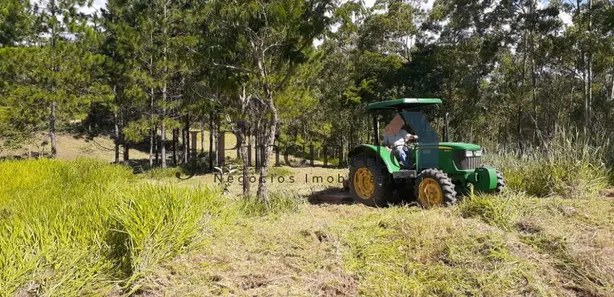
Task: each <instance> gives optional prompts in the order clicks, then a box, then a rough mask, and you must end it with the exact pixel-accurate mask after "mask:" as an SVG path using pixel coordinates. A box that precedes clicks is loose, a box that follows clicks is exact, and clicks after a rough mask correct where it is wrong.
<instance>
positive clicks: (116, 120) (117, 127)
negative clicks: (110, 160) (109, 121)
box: [113, 112, 120, 164]
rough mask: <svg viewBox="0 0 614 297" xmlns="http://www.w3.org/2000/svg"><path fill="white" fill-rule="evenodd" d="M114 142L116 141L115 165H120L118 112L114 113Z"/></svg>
mask: <svg viewBox="0 0 614 297" xmlns="http://www.w3.org/2000/svg"><path fill="white" fill-rule="evenodd" d="M113 126H114V132H115V133H114V138H115V139H114V140H115V164H119V142H120V139H119V117H118V116H117V112H114V113H113Z"/></svg>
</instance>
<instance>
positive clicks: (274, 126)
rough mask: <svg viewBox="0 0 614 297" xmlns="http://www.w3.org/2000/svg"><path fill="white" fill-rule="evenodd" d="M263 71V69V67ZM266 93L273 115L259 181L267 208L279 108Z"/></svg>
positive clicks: (268, 128) (265, 134)
mask: <svg viewBox="0 0 614 297" xmlns="http://www.w3.org/2000/svg"><path fill="white" fill-rule="evenodd" d="M261 69H262V67H261ZM265 91H266V94H267V96H266V99H267V102H266V103H267V107H268V111H269V112H270V113H271V119H270V120H269V123H268V127H265V128H266V129H265V131H264V139H262V141H263V142H264V143H262V145H264V148H263V150H264V156H263V158H262V162H261V163H262V164H261V166H260V180H259V181H258V198H259V199H261V200H262V201H264V203H265V204H266V205H267V207H269V206H270V200H269V193H268V188H267V177H268V169H269V163H270V157H271V153H272V151H273V145H274V144H275V133H276V129H277V122H278V120H279V119H278V115H277V108H276V107H275V103H274V101H273V93H272V91H271V90H270V89H269V88H268V87H265Z"/></svg>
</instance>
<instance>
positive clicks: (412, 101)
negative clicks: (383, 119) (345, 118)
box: [367, 98, 441, 111]
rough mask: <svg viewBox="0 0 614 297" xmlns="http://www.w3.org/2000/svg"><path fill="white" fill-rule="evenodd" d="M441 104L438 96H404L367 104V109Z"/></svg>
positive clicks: (421, 106) (417, 107)
mask: <svg viewBox="0 0 614 297" xmlns="http://www.w3.org/2000/svg"><path fill="white" fill-rule="evenodd" d="M437 104H441V99H438V98H403V99H396V100H388V101H381V102H375V103H371V104H369V105H367V111H378V110H387V109H390V110H395V109H419V108H423V107H426V106H429V105H437Z"/></svg>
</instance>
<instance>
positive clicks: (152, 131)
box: [149, 129, 154, 168]
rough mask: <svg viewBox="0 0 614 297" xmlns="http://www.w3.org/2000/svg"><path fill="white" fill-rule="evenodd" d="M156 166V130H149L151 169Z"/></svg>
mask: <svg viewBox="0 0 614 297" xmlns="http://www.w3.org/2000/svg"><path fill="white" fill-rule="evenodd" d="M153 165H154V130H153V129H150V130H149V168H153Z"/></svg>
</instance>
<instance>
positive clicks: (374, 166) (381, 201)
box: [349, 154, 392, 207]
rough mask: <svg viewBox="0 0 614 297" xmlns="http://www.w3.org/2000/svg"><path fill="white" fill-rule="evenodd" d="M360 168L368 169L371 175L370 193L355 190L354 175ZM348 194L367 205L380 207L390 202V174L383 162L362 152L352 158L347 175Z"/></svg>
mask: <svg viewBox="0 0 614 297" xmlns="http://www.w3.org/2000/svg"><path fill="white" fill-rule="evenodd" d="M359 169H361V170H363V171H364V170H368V171H369V172H370V174H371V175H372V181H371V182H372V183H373V187H374V188H373V191H372V193H370V195H368V196H366V195H362V197H361V195H360V194H359V193H358V192H359V191H360V190H358V192H357V188H356V186H357V185H356V184H355V175H356V173H357V172H358V171H359ZM349 188H350V195H351V196H352V198H353V199H354V201H356V202H357V203H362V204H364V205H368V206H374V207H382V206H386V205H387V204H388V203H389V202H390V198H391V196H392V185H391V176H390V174H389V173H388V169H387V168H386V166H385V165H384V164H381V163H378V162H377V161H376V160H375V158H372V157H369V156H367V155H364V154H360V155H357V156H355V157H353V158H352V161H351V164H350V176H349Z"/></svg>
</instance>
